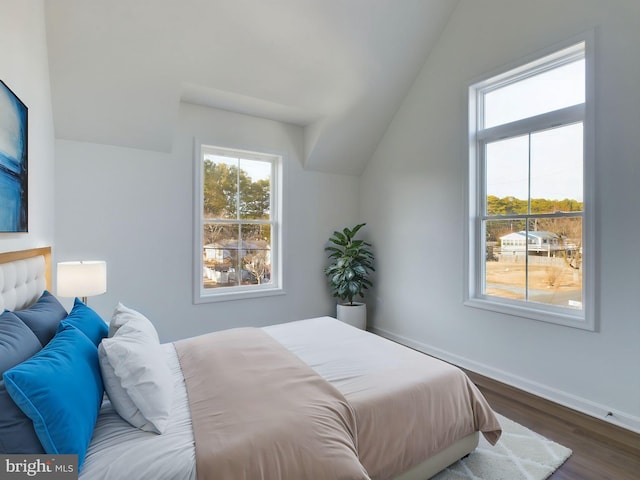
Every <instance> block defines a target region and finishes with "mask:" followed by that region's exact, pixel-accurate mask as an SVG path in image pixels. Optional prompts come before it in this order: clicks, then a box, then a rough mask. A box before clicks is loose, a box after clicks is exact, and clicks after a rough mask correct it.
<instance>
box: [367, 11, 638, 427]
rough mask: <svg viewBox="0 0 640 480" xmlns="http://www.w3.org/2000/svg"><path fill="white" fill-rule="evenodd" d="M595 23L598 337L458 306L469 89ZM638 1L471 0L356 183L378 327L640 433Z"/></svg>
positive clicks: (457, 13) (457, 15) (453, 22)
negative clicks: (373, 262) (371, 250)
mask: <svg viewBox="0 0 640 480" xmlns="http://www.w3.org/2000/svg"><path fill="white" fill-rule="evenodd" d="M594 26H595V27H596V29H597V30H596V36H597V43H596V78H595V82H596V86H595V89H596V130H597V134H596V138H595V142H596V161H597V167H596V179H597V180H596V183H597V185H596V192H595V193H596V214H597V215H596V224H597V231H598V233H597V242H598V250H597V257H598V259H599V264H598V268H599V270H600V273H599V275H598V285H599V288H598V292H599V296H598V299H597V301H598V305H599V307H598V314H597V316H598V318H599V322H600V330H599V331H598V332H595V333H593V332H586V331H582V330H577V329H572V328H568V327H561V326H555V325H552V324H546V323H542V322H537V321H533V320H526V319H522V318H517V317H511V316H507V315H501V314H494V313H491V312H487V311H481V310H477V309H473V308H470V307H465V306H463V281H462V279H463V272H464V268H465V266H464V265H463V252H464V243H463V242H464V236H463V232H464V215H465V214H464V212H465V205H464V195H465V182H466V166H467V162H468V150H467V128H468V127H467V118H468V114H467V88H468V85H469V84H470V83H471V82H472V81H473V80H477V79H479V76H482V75H483V74H486V73H488V72H492V71H494V70H495V69H496V68H498V67H500V66H502V65H506V64H509V63H511V62H513V61H515V60H517V59H518V58H521V57H523V56H526V55H529V54H532V53H535V52H536V51H538V50H541V49H544V48H546V47H549V46H552V45H553V44H554V43H556V42H560V41H564V40H566V39H568V38H570V37H571V36H573V35H575V34H577V33H580V32H581V31H583V30H586V29H588V28H590V27H594ZM638 45H640V2H638V1H637V0H626V1H623V0H563V1H561V2H559V1H557V0H536V1H535V2H532V1H530V0H517V1H515V0H483V1H482V2H478V1H477V0H462V1H461V2H460V4H459V6H458V8H457V10H456V11H455V12H454V14H453V16H452V18H451V20H450V23H449V25H448V26H447V28H446V29H445V31H444V33H443V35H442V37H441V38H440V41H439V44H438V45H437V46H436V48H435V49H434V51H433V52H432V54H431V55H430V57H429V58H428V59H427V62H426V63H425V66H424V68H423V70H422V72H421V74H420V75H419V77H418V78H417V80H416V82H415V84H414V85H413V87H412V89H411V91H410V93H409V94H408V96H407V97H406V99H405V100H404V102H403V104H402V106H401V108H400V109H399V111H398V112H397V115H396V117H395V119H394V121H393V122H392V124H391V125H390V127H389V129H388V131H387V133H386V135H385V137H384V138H383V139H382V141H381V142H380V144H379V147H378V149H377V151H376V153H375V155H374V156H373V158H372V160H371V161H370V163H369V165H368V168H367V170H366V172H365V173H364V175H363V177H362V180H361V185H360V189H361V217H362V220H363V221H367V222H368V223H369V226H370V227H371V229H370V232H371V235H372V237H373V241H374V242H375V244H376V247H377V250H378V252H379V253H378V271H377V288H376V292H375V293H376V295H377V301H376V303H375V305H373V308H372V310H373V318H372V321H373V324H374V326H375V328H376V330H377V331H379V332H381V333H383V334H386V335H388V336H391V337H394V338H396V339H400V340H403V341H404V342H406V343H409V344H411V345H413V346H415V347H417V348H420V349H422V350H424V351H427V352H430V353H433V354H435V355H436V356H440V357H443V358H445V359H448V360H451V361H454V362H455V363H458V364H460V365H463V366H466V367H468V368H470V369H472V370H475V371H478V372H480V373H484V374H487V375H489V376H491V377H494V378H497V379H499V380H503V381H506V382H507V383H510V384H513V385H516V386H519V387H521V388H524V389H525V390H529V391H531V392H534V393H538V394H541V395H543V396H545V397H547V398H551V399H553V400H556V401H559V402H561V403H564V404H567V405H569V406H572V407H574V408H578V409H580V410H583V411H586V412H588V413H591V414H593V415H596V416H601V417H602V416H604V415H606V412H608V411H611V412H613V413H614V416H613V417H612V418H610V420H611V421H613V422H618V423H621V424H624V425H626V426H628V427H630V428H633V429H636V430H640V375H638V366H639V365H640V316H639V314H638V303H637V296H638V293H637V291H638V287H640V273H639V272H640V254H639V253H638V238H640V228H639V227H638V205H640V189H639V188H638V185H639V184H640V174H639V173H640V143H639V142H640V135H638V132H639V130H638V129H639V128H640V113H639V112H640V88H638V85H640V56H638V55H637V52H636V49H637V46H638Z"/></svg>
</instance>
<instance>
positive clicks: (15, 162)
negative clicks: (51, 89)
mask: <svg viewBox="0 0 640 480" xmlns="http://www.w3.org/2000/svg"><path fill="white" fill-rule="evenodd" d="M27 157H28V155H27V106H26V105H25V104H24V103H22V101H21V100H20V99H19V98H18V97H17V96H16V94H15V93H13V91H12V90H11V89H10V88H9V87H8V86H7V85H6V84H5V83H4V82H3V81H2V80H0V232H26V231H28V207H29V202H28V181H27Z"/></svg>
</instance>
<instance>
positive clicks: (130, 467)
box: [80, 343, 196, 480]
mask: <svg viewBox="0 0 640 480" xmlns="http://www.w3.org/2000/svg"><path fill="white" fill-rule="evenodd" d="M162 348H163V351H164V353H165V356H166V359H167V363H168V364H169V367H170V369H171V375H172V377H173V380H174V398H173V405H172V408H171V417H170V419H169V423H168V425H167V428H166V430H165V432H164V433H163V434H162V435H157V434H155V433H152V432H143V431H142V430H139V429H137V428H134V427H132V426H131V425H130V424H129V423H127V422H125V421H124V420H123V419H122V418H120V416H119V415H118V414H117V413H116V411H115V410H114V409H113V407H112V406H111V403H110V402H109V400H108V399H107V397H106V396H105V401H104V402H103V404H102V408H101V410H100V416H99V417H98V421H97V423H96V428H95V430H94V432H93V437H92V439H91V444H90V445H89V449H88V451H87V456H86V459H85V461H84V465H83V466H82V471H81V472H80V479H81V480H124V479H135V480H195V478H196V466H195V465H196V464H195V458H196V455H195V445H194V440H193V430H192V429H191V413H190V412H189V399H188V397H187V389H186V387H185V383H184V378H183V376H182V370H181V369H180V364H179V363H178V357H177V355H176V351H175V348H174V346H173V344H171V343H167V344H163V345H162Z"/></svg>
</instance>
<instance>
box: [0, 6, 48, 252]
mask: <svg viewBox="0 0 640 480" xmlns="http://www.w3.org/2000/svg"><path fill="white" fill-rule="evenodd" d="M0 79H2V80H3V81H4V83H6V84H7V85H8V86H9V88H11V90H13V92H14V93H15V94H16V95H17V96H18V97H19V98H20V100H22V102H23V103H24V104H25V105H27V108H28V109H29V114H28V124H29V127H28V128H29V130H28V149H29V151H28V154H29V158H28V162H29V164H28V168H29V173H28V175H29V233H0V252H10V251H14V250H23V249H26V248H33V247H42V246H47V245H51V244H52V242H53V232H54V218H53V214H54V211H53V196H54V183H53V172H54V139H53V118H52V113H51V89H50V87H49V64H48V60H47V42H46V35H45V23H44V4H43V2H42V1H41V0H28V1H25V0H0ZM0 208H2V206H1V205H0Z"/></svg>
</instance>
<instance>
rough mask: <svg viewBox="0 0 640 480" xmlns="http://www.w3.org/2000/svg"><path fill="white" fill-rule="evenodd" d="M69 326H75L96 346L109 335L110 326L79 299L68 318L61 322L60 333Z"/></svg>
mask: <svg viewBox="0 0 640 480" xmlns="http://www.w3.org/2000/svg"><path fill="white" fill-rule="evenodd" d="M69 325H73V326H74V327H76V328H77V329H78V330H80V331H81V332H82V333H84V334H85V335H86V336H87V337H88V338H89V340H91V341H92V342H93V344H94V345H96V346H97V345H98V344H99V343H100V341H101V340H102V339H103V338H105V337H106V336H107V335H108V334H109V325H107V323H106V322H105V321H104V320H102V318H101V317H100V315H98V314H97V313H96V312H95V311H94V310H92V309H91V308H89V307H87V306H86V305H85V304H84V303H83V302H82V301H80V300H79V299H78V298H76V299H75V301H74V302H73V308H72V309H71V312H69V315H67V318H65V319H64V320H63V321H62V322H60V325H59V326H58V332H60V331H62V330H64V329H65V328H66V327H67V326H69Z"/></svg>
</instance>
